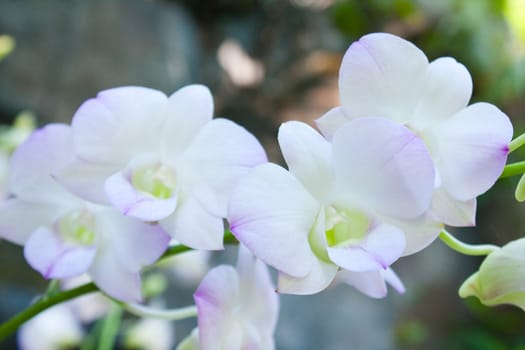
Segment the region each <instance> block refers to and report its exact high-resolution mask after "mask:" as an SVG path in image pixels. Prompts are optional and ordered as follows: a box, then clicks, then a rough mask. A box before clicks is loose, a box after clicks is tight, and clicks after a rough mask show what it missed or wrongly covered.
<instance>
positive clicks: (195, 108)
mask: <svg viewBox="0 0 525 350" xmlns="http://www.w3.org/2000/svg"><path fill="white" fill-rule="evenodd" d="M212 117H213V97H212V95H211V92H210V90H209V89H208V88H207V87H206V86H204V85H188V86H185V87H183V88H181V89H180V90H177V91H175V93H173V95H171V96H170V97H169V98H168V110H167V118H166V122H165V124H164V126H163V129H162V133H161V134H160V140H161V151H162V152H163V158H173V157H175V158H176V157H178V156H179V155H180V154H181V153H182V152H184V150H185V149H186V148H187V147H188V146H189V145H190V143H191V142H192V141H193V139H194V138H195V136H196V135H197V134H198V133H199V131H200V129H201V128H202V127H203V126H204V125H205V124H206V123H208V122H209V121H210V120H211V119H212Z"/></svg>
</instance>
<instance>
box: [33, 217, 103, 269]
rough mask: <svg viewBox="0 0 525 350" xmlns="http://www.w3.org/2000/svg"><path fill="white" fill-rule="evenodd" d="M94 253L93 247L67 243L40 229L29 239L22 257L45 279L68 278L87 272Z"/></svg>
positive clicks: (51, 232) (48, 231) (48, 230)
mask: <svg viewBox="0 0 525 350" xmlns="http://www.w3.org/2000/svg"><path fill="white" fill-rule="evenodd" d="M96 251H97V249H96V247H94V246H80V245H75V244H71V243H68V242H66V241H64V240H63V239H62V238H61V237H60V236H59V235H58V234H57V233H55V232H53V231H51V230H50V229H48V228H45V227H42V228H39V229H37V230H36V231H35V232H34V233H33V234H32V235H31V237H29V239H28V241H27V242H26V244H25V247H24V256H25V258H26V260H27V261H28V263H29V265H31V267H33V268H34V269H35V270H37V271H38V272H40V273H41V274H42V275H43V276H44V277H45V278H49V279H50V278H70V277H75V276H78V275H80V274H82V273H84V272H86V271H87V270H88V268H89V266H90V265H91V263H92V261H93V258H94V257H95V253H96Z"/></svg>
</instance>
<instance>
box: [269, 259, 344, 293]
mask: <svg viewBox="0 0 525 350" xmlns="http://www.w3.org/2000/svg"><path fill="white" fill-rule="evenodd" d="M337 270H338V267H337V266H336V265H334V264H331V263H327V262H324V261H322V260H318V259H316V260H314V262H313V263H312V269H311V270H310V272H309V273H308V274H307V275H306V276H304V277H293V276H290V275H287V274H285V273H279V278H278V281H277V291H278V292H279V293H286V294H297V295H309V294H315V293H318V292H320V291H322V290H324V289H326V287H328V286H329V285H330V283H332V281H333V280H334V278H335V275H336V273H337Z"/></svg>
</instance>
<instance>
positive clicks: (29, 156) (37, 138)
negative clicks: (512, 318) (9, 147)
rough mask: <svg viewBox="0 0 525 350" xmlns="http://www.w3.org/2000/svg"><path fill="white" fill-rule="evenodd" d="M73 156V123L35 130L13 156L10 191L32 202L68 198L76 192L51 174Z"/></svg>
mask: <svg viewBox="0 0 525 350" xmlns="http://www.w3.org/2000/svg"><path fill="white" fill-rule="evenodd" d="M72 159H73V154H72V153H71V130H70V128H69V126H67V125H65V124H49V125H47V126H46V127H44V128H42V129H38V130H36V131H34V132H33V133H32V134H31V135H30V136H29V137H28V138H27V140H26V141H25V142H24V143H22V144H21V145H20V146H19V147H18V149H17V150H16V151H15V152H14V154H13V156H12V157H11V160H10V163H9V171H8V179H7V188H8V192H9V193H11V194H14V195H16V196H17V197H19V198H21V199H24V200H27V201H32V202H35V201H38V202H41V203H61V202H63V201H66V202H67V201H68V200H69V199H70V198H71V197H72V195H70V194H69V193H67V192H66V191H65V190H64V189H63V188H62V187H61V186H60V185H59V184H58V183H57V182H56V181H55V180H54V179H53V177H52V176H51V175H52V174H53V173H54V172H55V171H57V170H60V169H61V168H63V167H64V166H65V165H66V164H68V163H69V162H70V161H71V160H72Z"/></svg>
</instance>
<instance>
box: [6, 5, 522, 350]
mask: <svg viewBox="0 0 525 350" xmlns="http://www.w3.org/2000/svg"><path fill="white" fill-rule="evenodd" d="M376 31H385V32H390V33H394V34H397V35H400V36H402V37H405V38H407V39H409V40H411V41H413V42H414V43H416V44H417V45H418V46H419V47H420V48H421V49H422V50H423V51H425V53H426V54H427V56H428V57H429V58H430V59H431V60H432V59H435V58H437V57H440V56H448V55H450V56H453V57H455V58H456V59H457V60H458V61H460V62H462V63H464V64H465V65H466V67H467V68H468V69H469V71H470V72H471V74H472V76H473V80H474V87H475V90H474V96H473V101H481V100H483V101H487V102H491V103H494V104H496V105H498V106H499V107H500V108H501V109H503V110H504V111H505V112H506V113H508V115H509V116H510V117H511V119H512V121H513V123H514V126H515V129H516V134H519V133H521V132H523V131H524V129H525V125H524V118H525V1H524V0H481V1H478V0H440V1H433V0H413V1H409V0H392V1H388V0H369V1H359V0H339V1H338V0H237V1H235V0H214V1H204V0H179V1H176V0H171V1H169V0H149V1H148V0H69V1H63V0H48V1H45V2H44V1H41V0H25V1H14V0H0V35H2V34H7V35H9V36H11V37H12V38H13V39H14V40H15V44H16V47H15V49H14V51H13V52H12V53H11V54H10V55H8V56H7V57H6V58H4V59H3V60H2V61H0V121H1V122H2V123H10V122H12V121H13V118H14V117H15V116H16V115H17V114H18V113H19V112H21V111H23V110H30V111H32V112H33V113H34V114H35V115H36V116H37V118H38V123H39V124H40V125H41V124H44V123H48V122H52V121H60V122H69V121H70V119H71V116H72V115H73V113H74V112H75V110H76V109H77V108H78V106H79V105H80V103H82V101H84V100H86V99H88V98H90V97H92V96H94V95H95V94H96V93H97V92H98V91H100V90H102V89H106V88H111V87H115V86H120V85H143V86H149V87H152V88H156V89H159V90H162V91H164V92H165V93H167V94H170V93H171V92H173V91H175V90H176V89H177V88H179V87H181V86H183V85H185V84H189V83H203V84H206V85H208V86H209V87H210V88H211V90H212V92H213V93H214V96H215V104H216V115H217V116H221V117H227V118H231V119H233V120H235V121H236V122H238V123H240V124H241V125H244V126H245V127H246V128H248V129H249V130H250V131H252V132H253V133H255V134H256V135H257V137H258V138H259V139H260V140H261V142H262V143H263V145H264V146H265V147H266V149H267V151H268V153H269V156H270V159H271V160H273V161H276V162H281V161H282V157H281V155H280V153H279V150H278V146H277V144H276V139H275V137H276V134H277V128H278V126H279V125H280V123H282V122H283V121H286V120H292V119H294V120H302V121H305V122H308V123H312V121H313V120H314V119H315V118H317V117H319V116H320V115H322V114H323V113H324V112H326V111H327V110H328V109H330V108H331V107H333V106H335V105H337V104H338V92H337V73H338V68H339V63H340V60H341V58H342V55H343V53H344V51H345V50H346V48H347V47H348V46H349V45H350V43H351V42H352V41H354V40H356V39H358V38H359V37H360V36H362V35H364V34H366V33H370V32H376ZM517 153H518V154H516V155H514V154H513V157H515V159H524V156H525V153H523V152H522V153H521V154H519V152H517ZM516 182H517V179H506V180H504V181H499V182H498V183H497V184H496V187H495V189H494V190H492V191H490V192H489V193H488V194H487V195H484V196H482V197H481V198H480V199H479V211H478V227H477V228H473V229H465V230H456V232H457V233H458V235H459V236H460V237H461V238H462V239H464V240H465V241H468V242H478V241H479V242H481V241H484V242H491V243H496V244H504V243H505V242H508V241H509V240H511V239H514V238H517V237H520V236H523V235H524V233H525V216H524V215H523V214H524V212H525V211H524V208H523V206H522V205H519V204H517V203H514V199H513V191H514V186H515V185H516ZM232 253H233V250H232V249H230V250H229V251H227V252H226V253H225V254H223V256H219V257H214V258H213V259H212V262H213V263H218V262H219V261H222V260H221V259H226V260H227V261H234V260H233V259H234V258H232ZM233 255H234V254H233ZM480 261H481V260H480V259H478V258H468V257H461V256H459V255H458V254H456V253H455V252H452V251H450V250H449V249H448V248H446V247H444V246H443V245H442V244H441V243H440V242H435V243H434V244H433V245H432V246H431V247H430V248H428V249H427V250H425V251H424V252H422V253H420V254H417V255H415V256H412V257H408V258H405V259H402V260H401V261H399V262H398V263H396V264H395V266H394V268H395V269H396V271H397V272H398V273H399V275H400V276H401V278H402V279H403V280H404V281H405V283H406V287H407V293H406V294H405V295H402V296H400V295H396V294H395V292H392V293H390V295H389V296H388V297H387V298H385V299H384V300H372V299H368V298H366V297H364V296H362V295H360V294H359V293H358V292H356V291H354V290H352V289H351V288H350V287H337V288H334V289H331V290H328V291H325V292H323V293H321V294H318V295H315V296H309V297H297V296H282V298H281V303H282V307H281V315H280V321H279V325H278V330H277V335H276V339H277V348H278V349H304V350H309V349H328V350H332V349H333V350H339V349H341V350H343V349H356V350H360V349H365V350H367V349H372V350H373V349H491V350H492V349H502V350H503V349H509V350H519V349H525V317H524V315H522V313H521V312H520V311H519V310H514V309H511V308H506V307H498V308H493V309H488V308H485V307H483V306H481V305H479V304H478V303H477V302H476V301H474V300H467V302H463V301H462V300H460V299H459V297H458V296H457V289H458V287H459V285H460V284H461V282H462V281H463V280H464V279H465V278H466V277H467V276H468V275H470V273H472V272H474V270H475V269H477V266H478V265H479V262H480ZM0 266H1V269H0V319H6V318H7V317H9V316H10V315H12V314H14V313H15V312H17V311H18V310H21V309H23V308H24V306H25V305H27V303H28V302H30V300H31V299H32V298H33V297H34V296H35V295H37V294H38V293H41V292H42V291H43V290H44V288H45V281H43V279H42V278H41V277H40V276H39V275H38V274H37V273H36V272H34V271H32V270H31V269H30V268H29V267H28V266H27V264H26V263H25V262H24V260H23V256H22V251H21V249H20V248H19V247H15V246H13V245H11V244H9V243H6V242H2V243H0ZM195 286H196V285H195V284H194V285H185V286H184V287H182V288H181V287H180V283H179V284H178V283H177V280H176V279H173V280H172V281H171V282H170V289H169V292H168V293H167V295H169V296H170V298H169V299H170V300H169V304H170V305H186V304H188V303H190V302H191V294H192V291H193V290H194V288H195ZM192 322H193V321H190V322H184V323H181V324H180V325H179V324H177V326H176V337H177V339H179V340H180V339H182V338H183V337H184V336H185V335H186V334H187V333H188V332H189V331H190V329H191V328H192V327H193V326H194V323H192ZM2 348H6V349H11V348H12V349H15V348H16V345H15V342H14V339H13V340H12V341H11V343H8V345H6V346H5V347H4V345H2Z"/></svg>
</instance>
